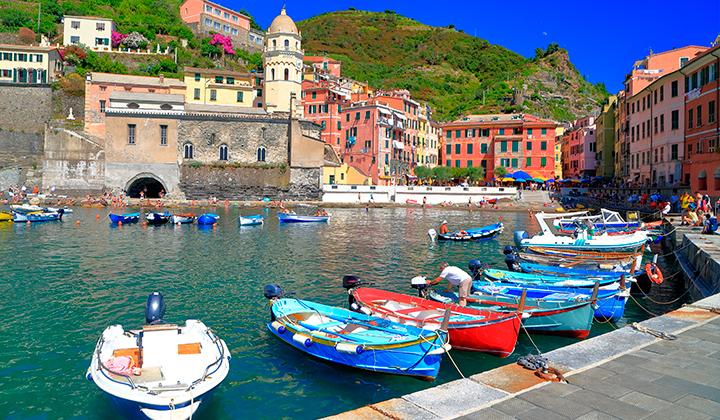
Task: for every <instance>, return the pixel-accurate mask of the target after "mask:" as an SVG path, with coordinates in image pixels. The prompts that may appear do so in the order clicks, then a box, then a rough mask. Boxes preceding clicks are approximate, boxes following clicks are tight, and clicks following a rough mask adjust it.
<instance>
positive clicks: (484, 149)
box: [480, 143, 488, 153]
mask: <svg viewBox="0 0 720 420" xmlns="http://www.w3.org/2000/svg"><path fill="white" fill-rule="evenodd" d="M487 147H488V145H487V144H486V143H483V144H481V145H480V153H487Z"/></svg>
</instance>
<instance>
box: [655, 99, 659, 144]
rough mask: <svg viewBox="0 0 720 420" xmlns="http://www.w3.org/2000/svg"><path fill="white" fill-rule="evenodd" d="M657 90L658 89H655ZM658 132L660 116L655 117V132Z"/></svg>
mask: <svg viewBox="0 0 720 420" xmlns="http://www.w3.org/2000/svg"><path fill="white" fill-rule="evenodd" d="M655 92H657V90H656V91H655ZM657 133H658V117H655V134H657Z"/></svg>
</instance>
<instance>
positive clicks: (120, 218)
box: [110, 213, 140, 223]
mask: <svg viewBox="0 0 720 420" xmlns="http://www.w3.org/2000/svg"><path fill="white" fill-rule="evenodd" d="M138 220H140V213H127V214H112V213H110V222H112V223H119V222H122V223H135V222H137V221H138Z"/></svg>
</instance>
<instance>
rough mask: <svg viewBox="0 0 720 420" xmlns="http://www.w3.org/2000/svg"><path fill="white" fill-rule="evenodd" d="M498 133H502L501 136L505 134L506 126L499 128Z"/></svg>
mask: <svg viewBox="0 0 720 420" xmlns="http://www.w3.org/2000/svg"><path fill="white" fill-rule="evenodd" d="M498 134H499V135H501V136H502V135H505V129H504V128H501V129H499V130H498Z"/></svg>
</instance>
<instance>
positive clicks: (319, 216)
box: [277, 204, 330, 223]
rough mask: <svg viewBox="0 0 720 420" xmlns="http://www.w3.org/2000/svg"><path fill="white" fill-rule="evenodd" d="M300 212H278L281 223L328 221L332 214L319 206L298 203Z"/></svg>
mask: <svg viewBox="0 0 720 420" xmlns="http://www.w3.org/2000/svg"><path fill="white" fill-rule="evenodd" d="M297 210H298V213H295V212H292V213H282V212H278V214H277V217H278V220H279V221H280V223H302V222H327V221H328V219H330V215H329V214H327V212H321V211H320V210H318V208H317V206H311V205H308V204H298V206H297Z"/></svg>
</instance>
